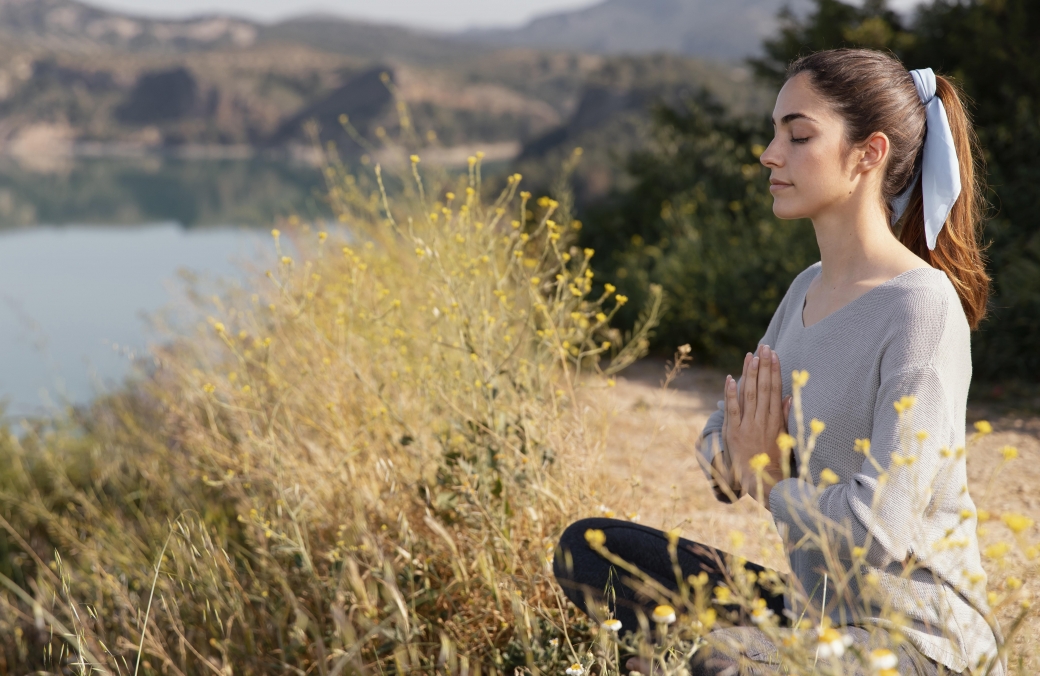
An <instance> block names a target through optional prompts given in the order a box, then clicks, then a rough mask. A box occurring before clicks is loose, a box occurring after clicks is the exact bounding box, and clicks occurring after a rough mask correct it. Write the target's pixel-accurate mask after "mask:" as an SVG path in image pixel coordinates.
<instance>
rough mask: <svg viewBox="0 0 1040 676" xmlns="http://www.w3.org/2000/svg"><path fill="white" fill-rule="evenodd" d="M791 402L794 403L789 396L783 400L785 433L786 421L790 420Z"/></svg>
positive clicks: (785, 429) (785, 428)
mask: <svg viewBox="0 0 1040 676" xmlns="http://www.w3.org/2000/svg"><path fill="white" fill-rule="evenodd" d="M793 402H794V399H793V398H792V397H791V395H787V397H786V398H785V399H784V431H785V432H786V431H787V421H788V420H789V419H790V418H791V404H792V403H793Z"/></svg>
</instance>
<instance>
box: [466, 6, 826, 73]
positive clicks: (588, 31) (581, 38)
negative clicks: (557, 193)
mask: <svg viewBox="0 0 1040 676" xmlns="http://www.w3.org/2000/svg"><path fill="white" fill-rule="evenodd" d="M785 6H790V7H791V8H792V10H794V11H795V13H796V14H798V13H800V12H802V11H804V10H805V9H807V8H808V6H809V0H605V2H602V3H600V4H598V5H594V6H592V7H589V8H587V9H582V10H577V11H571V12H562V13H559V14H552V15H549V16H543V17H540V18H536V19H534V20H533V21H531V22H530V23H528V24H527V25H526V26H523V27H521V28H516V29H504V30H503V29H495V30H472V31H468V32H466V33H463V34H461V35H460V36H459V38H460V39H463V40H469V41H472V42H475V43H479V44H486V45H493V46H496V47H504V46H509V47H530V48H539V49H564V50H569V51H580V52H591V53H600V54H622V53H623V54H646V53H651V52H673V53H676V54H684V55H686V56H695V57H699V58H706V59H727V60H728V59H740V58H743V57H747V56H751V55H755V54H758V53H759V50H760V49H761V45H762V39H763V38H765V37H768V36H771V35H774V34H775V32H776V29H777V27H778V22H777V15H778V14H779V12H780V10H781V9H782V8H783V7H785Z"/></svg>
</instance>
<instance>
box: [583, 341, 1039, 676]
mask: <svg viewBox="0 0 1040 676" xmlns="http://www.w3.org/2000/svg"><path fill="white" fill-rule="evenodd" d="M665 368H666V367H665V362H664V361H663V360H645V361H643V362H640V363H638V364H636V365H634V366H632V367H631V368H630V369H628V370H626V371H625V372H624V375H623V376H620V377H618V378H617V386H616V387H614V388H612V389H610V390H607V392H608V395H607V396H608V397H609V401H608V403H609V405H610V406H611V407H612V408H613V410H614V412H615V413H614V420H613V422H612V425H611V436H610V439H609V441H608V443H607V447H606V450H605V452H604V457H603V460H602V462H603V465H602V467H601V468H600V469H601V473H602V474H603V476H604V484H603V488H602V490H601V492H600V495H602V496H603V497H602V500H603V507H604V508H606V509H609V510H610V511H612V512H615V513H616V514H617V515H618V517H621V518H624V517H625V516H628V515H630V514H633V513H635V514H638V516H636V517H634V520H636V521H639V522H640V523H644V524H647V525H649V526H654V527H657V528H665V529H667V528H674V527H679V528H681V530H682V534H683V536H684V537H687V538H690V539H693V540H697V541H700V542H704V543H706V544H710V545H713V546H716V547H719V548H720V549H725V550H727V551H731V552H735V553H739V554H741V555H742V556H744V557H746V558H747V559H749V560H751V561H755V562H758V563H762V564H764V565H767V566H770V567H774V568H777V569H779V570H787V563H786V559H785V557H784V556H783V552H782V548H781V545H780V538H779V536H778V535H777V533H776V529H775V527H774V525H773V522H772V518H771V517H770V515H769V513H768V512H766V511H765V510H764V509H762V508H761V507H760V506H759V505H758V503H756V502H754V501H753V500H751V499H749V498H743V499H742V500H740V501H739V502H738V503H736V504H733V505H728V504H723V503H720V502H718V501H716V500H715V498H714V496H713V494H712V491H711V488H710V486H709V485H708V482H707V480H706V479H705V477H704V475H703V473H702V472H701V470H700V468H699V466H698V465H697V461H696V458H695V443H696V440H697V438H698V436H699V434H700V432H701V430H702V429H703V427H704V424H705V422H706V420H707V418H708V416H709V415H710V414H711V413H712V412H713V411H714V410H715V408H716V405H717V401H718V399H719V396H720V394H721V391H722V383H723V380H724V378H725V374H724V373H722V372H716V371H712V370H708V369H703V368H692V369H689V370H686V371H684V372H683V373H682V375H681V376H680V377H679V378H678V379H677V380H676V381H675V382H673V383H672V385H671V387H670V389H669V390H668V391H662V389H661V381H662V380H663V378H664V374H665ZM980 419H987V420H989V421H990V422H991V423H992V426H993V430H994V432H993V433H992V434H990V435H987V436H986V437H983V438H982V439H981V440H979V441H977V442H976V443H974V444H971V445H969V448H968V486H969V490H970V491H971V495H972V498H973V499H974V501H975V503H976V505H977V506H978V507H979V508H980V509H985V510H988V511H989V512H990V513H991V514H992V518H991V520H990V521H989V522H987V523H985V524H983V525H982V527H981V528H980V532H979V539H980V543H981V546H982V548H983V549H985V548H986V547H987V546H989V545H991V544H994V543H996V542H999V541H1002V540H1006V541H1008V542H1011V541H1012V540H1013V538H1012V537H1011V534H1010V531H1009V530H1008V529H1007V528H1006V527H1005V526H1004V525H1003V524H1002V523H1001V522H1000V520H999V519H1000V515H1001V514H1003V513H1005V512H1016V513H1020V514H1024V515H1026V516H1028V517H1030V518H1032V519H1033V520H1034V521H1036V522H1040V416H1022V415H1011V414H1001V413H1000V412H999V411H997V410H995V409H993V408H992V407H986V406H980V405H974V404H973V405H970V406H969V410H968V422H969V423H974V422H975V421H976V420H980ZM969 431H971V430H970V428H969ZM1006 446H1013V447H1015V448H1017V449H1018V458H1017V459H1016V460H1013V461H1011V462H1010V463H1006V462H1005V460H1004V455H1003V454H1002V452H1001V449H1002V448H1004V447H1006ZM994 477H995V478H994ZM1024 543H1025V544H1026V545H1038V544H1040V530H1038V529H1037V527H1036V526H1034V527H1033V528H1031V529H1029V530H1027V531H1026V532H1025V533H1024ZM1014 549H1015V551H1012V553H1011V554H1009V555H1008V556H1007V557H1005V558H1004V559H1002V560H994V559H990V558H985V557H984V560H983V565H984V567H985V568H986V571H987V573H988V574H989V583H988V585H987V588H988V589H991V590H994V591H997V592H998V593H999V594H1001V595H1002V596H1003V595H1004V594H1005V590H1004V586H1003V585H1004V580H1005V579H1006V578H1007V577H1008V576H1014V577H1018V578H1019V579H1022V580H1023V581H1024V582H1025V585H1024V587H1023V589H1022V591H1020V592H1019V593H1018V594H1019V595H1018V596H1014V597H1013V598H1011V600H1009V601H1008V602H1007V603H1004V604H1002V605H1001V606H1000V608H999V609H1000V616H1001V624H1002V626H1004V627H1007V626H1008V625H1009V623H1010V619H1011V618H1012V617H1013V616H1014V615H1015V614H1017V612H1018V608H1019V601H1020V599H1021V598H1022V595H1027V596H1028V595H1031V593H1035V592H1036V590H1040V571H1038V565H1037V564H1038V562H1040V557H1038V558H1037V559H1034V560H1032V561H1030V560H1028V559H1027V557H1026V556H1025V555H1024V554H1023V553H1022V551H1020V550H1021V548H1020V547H1015V548H1014ZM1037 607H1038V608H1040V604H1038V606H1037ZM1038 618H1040V613H1037V612H1035V610H1034V614H1033V616H1032V617H1031V618H1030V619H1029V620H1027V622H1026V623H1025V624H1026V626H1025V627H1024V629H1023V630H1022V631H1021V633H1020V634H1019V635H1018V636H1017V638H1016V639H1015V643H1016V644H1021V642H1022V641H1028V642H1029V644H1030V645H1031V646H1033V649H1032V650H1030V653H1032V654H1033V655H1034V657H1033V659H1038V658H1040V621H1038ZM1031 661H1032V660H1031ZM1033 666H1037V665H1032V666H1031V667H1030V669H1027V671H1026V672H1023V673H1040V669H1034V668H1032V667H1033Z"/></svg>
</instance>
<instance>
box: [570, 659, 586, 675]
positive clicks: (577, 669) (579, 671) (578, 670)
mask: <svg viewBox="0 0 1040 676" xmlns="http://www.w3.org/2000/svg"><path fill="white" fill-rule="evenodd" d="M584 674H585V667H583V666H581V665H580V664H578V663H577V662H575V663H574V664H572V665H571V666H569V667H567V676H583V675H584Z"/></svg>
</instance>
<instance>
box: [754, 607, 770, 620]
mask: <svg viewBox="0 0 1040 676" xmlns="http://www.w3.org/2000/svg"><path fill="white" fill-rule="evenodd" d="M772 616H773V611H772V610H770V609H769V608H766V607H764V606H760V607H758V608H755V609H754V610H752V611H751V621H752V622H754V623H755V624H764V623H765V622H768V621H769V618H770V617H772Z"/></svg>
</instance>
